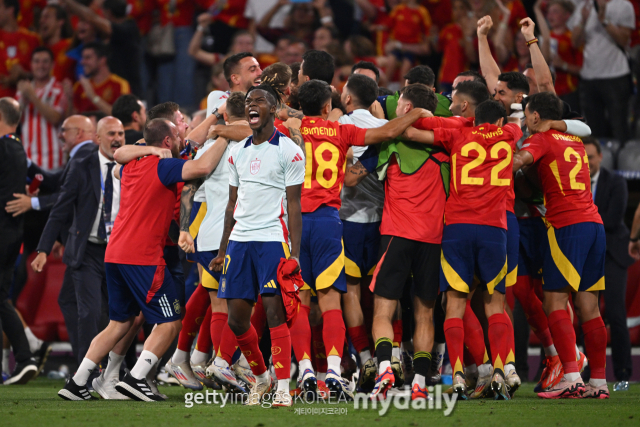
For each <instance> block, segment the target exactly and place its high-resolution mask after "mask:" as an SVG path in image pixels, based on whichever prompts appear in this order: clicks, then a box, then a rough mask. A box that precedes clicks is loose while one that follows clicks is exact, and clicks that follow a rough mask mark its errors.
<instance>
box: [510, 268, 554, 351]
mask: <svg viewBox="0 0 640 427" xmlns="http://www.w3.org/2000/svg"><path fill="white" fill-rule="evenodd" d="M513 293H514V295H515V296H516V298H518V301H520V305H521V306H522V310H523V311H524V314H525V315H526V316H527V321H528V322H529V326H531V330H532V331H533V333H534V334H536V336H537V337H538V339H539V340H540V343H541V344H542V346H543V347H549V346H551V345H552V344H553V338H551V332H550V331H549V321H548V320H547V315H546V314H544V310H543V309H542V302H541V301H540V298H538V296H537V295H536V293H535V290H534V289H533V285H532V283H531V280H530V278H529V276H518V281H517V282H516V284H515V285H514V286H513Z"/></svg>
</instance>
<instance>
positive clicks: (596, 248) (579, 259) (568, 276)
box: [542, 222, 607, 292]
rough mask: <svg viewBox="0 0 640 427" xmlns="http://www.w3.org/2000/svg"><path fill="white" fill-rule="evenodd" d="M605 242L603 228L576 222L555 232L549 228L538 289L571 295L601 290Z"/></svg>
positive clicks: (591, 223) (597, 225) (605, 250)
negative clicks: (559, 291)
mask: <svg viewBox="0 0 640 427" xmlns="http://www.w3.org/2000/svg"><path fill="white" fill-rule="evenodd" d="M606 253H607V241H606V237H605V234H604V226H603V225H602V224H597V223H595V222H580V223H578V224H573V225H568V226H566V227H561V228H558V229H555V228H553V227H552V226H551V225H549V229H548V230H547V239H546V246H545V254H544V266H543V268H542V289H543V290H545V291H553V290H560V289H563V288H565V287H567V286H571V289H572V291H573V292H578V291H602V290H604V261H605V256H606Z"/></svg>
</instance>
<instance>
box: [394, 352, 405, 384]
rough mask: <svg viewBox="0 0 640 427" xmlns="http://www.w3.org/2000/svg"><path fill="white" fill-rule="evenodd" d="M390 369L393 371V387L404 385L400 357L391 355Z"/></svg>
mask: <svg viewBox="0 0 640 427" xmlns="http://www.w3.org/2000/svg"><path fill="white" fill-rule="evenodd" d="M391 370H392V371H393V376H394V378H395V380H394V387H398V388H402V386H403V385H404V371H403V370H402V363H400V359H398V358H397V357H395V356H391Z"/></svg>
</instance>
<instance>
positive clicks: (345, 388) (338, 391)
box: [324, 369, 353, 400]
mask: <svg viewBox="0 0 640 427" xmlns="http://www.w3.org/2000/svg"><path fill="white" fill-rule="evenodd" d="M324 383H325V385H326V386H327V388H328V389H329V392H330V393H332V394H335V395H336V397H338V399H341V398H343V396H344V399H347V400H353V393H352V392H351V390H349V385H348V384H347V382H346V381H345V380H344V378H342V377H341V376H340V375H339V374H336V373H335V372H334V371H333V370H331V369H329V370H327V376H326V377H325V379H324Z"/></svg>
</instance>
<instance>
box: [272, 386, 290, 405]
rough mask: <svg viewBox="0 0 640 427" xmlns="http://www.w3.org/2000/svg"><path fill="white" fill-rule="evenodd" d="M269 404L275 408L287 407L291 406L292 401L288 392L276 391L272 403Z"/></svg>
mask: <svg viewBox="0 0 640 427" xmlns="http://www.w3.org/2000/svg"><path fill="white" fill-rule="evenodd" d="M271 404H272V406H276V407H280V406H284V407H287V406H291V405H293V399H292V398H291V395H290V394H289V392H288V391H281V390H278V391H276V392H275V393H274V394H273V402H272V403H271Z"/></svg>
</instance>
